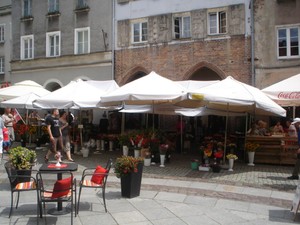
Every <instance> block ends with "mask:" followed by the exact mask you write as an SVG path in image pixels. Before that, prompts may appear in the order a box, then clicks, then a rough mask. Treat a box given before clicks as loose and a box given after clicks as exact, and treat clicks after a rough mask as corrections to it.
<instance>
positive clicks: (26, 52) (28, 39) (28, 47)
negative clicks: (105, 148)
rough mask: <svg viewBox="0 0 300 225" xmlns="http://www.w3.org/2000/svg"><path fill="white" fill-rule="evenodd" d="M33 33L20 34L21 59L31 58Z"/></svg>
mask: <svg viewBox="0 0 300 225" xmlns="http://www.w3.org/2000/svg"><path fill="white" fill-rule="evenodd" d="M33 41H34V38H33V35H27V36H21V59H22V60H24V59H33V52H34V46H33Z"/></svg>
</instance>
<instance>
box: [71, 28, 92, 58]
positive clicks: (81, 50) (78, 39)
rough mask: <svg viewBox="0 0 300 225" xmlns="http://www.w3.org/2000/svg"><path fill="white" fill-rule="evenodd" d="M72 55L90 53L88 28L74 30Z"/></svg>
mask: <svg viewBox="0 0 300 225" xmlns="http://www.w3.org/2000/svg"><path fill="white" fill-rule="evenodd" d="M74 50H75V51H74V54H86V53H90V28H89V27H86V28H78V29H75V48H74Z"/></svg>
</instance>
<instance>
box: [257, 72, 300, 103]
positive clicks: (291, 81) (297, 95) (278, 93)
mask: <svg viewBox="0 0 300 225" xmlns="http://www.w3.org/2000/svg"><path fill="white" fill-rule="evenodd" d="M299 84H300V74H298V75H295V76H292V77H290V78H287V79H285V80H282V81H280V82H278V83H276V84H273V85H271V86H269V87H266V88H264V89H262V92H264V93H265V94H267V95H268V96H269V97H270V98H271V99H273V100H274V101H275V102H277V103H278V104H279V105H281V106H300V86H299Z"/></svg>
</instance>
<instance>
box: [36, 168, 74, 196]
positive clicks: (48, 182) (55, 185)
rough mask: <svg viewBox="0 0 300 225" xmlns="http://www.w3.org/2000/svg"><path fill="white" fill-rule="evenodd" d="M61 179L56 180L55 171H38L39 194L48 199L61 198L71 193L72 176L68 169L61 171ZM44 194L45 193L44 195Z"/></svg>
mask: <svg viewBox="0 0 300 225" xmlns="http://www.w3.org/2000/svg"><path fill="white" fill-rule="evenodd" d="M61 175H62V177H63V179H61V180H57V173H56V172H41V171H40V172H38V173H37V175H36V176H37V183H38V189H39V191H40V193H41V196H45V197H47V198H49V200H50V199H53V200H54V199H57V198H63V197H66V196H68V194H69V193H70V194H72V190H73V189H72V188H73V186H74V182H75V181H74V176H73V174H72V173H71V172H69V171H64V172H61ZM45 194H46V195H45Z"/></svg>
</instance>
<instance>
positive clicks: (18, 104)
mask: <svg viewBox="0 0 300 225" xmlns="http://www.w3.org/2000/svg"><path fill="white" fill-rule="evenodd" d="M49 93H50V91H49ZM39 97H41V96H39V95H37V94H35V93H29V94H26V95H23V96H20V97H16V98H12V99H10V100H7V101H3V102H1V103H0V106H1V107H3V108H18V109H34V108H35V107H33V105H32V102H33V101H34V100H36V99H38V98H39Z"/></svg>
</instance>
